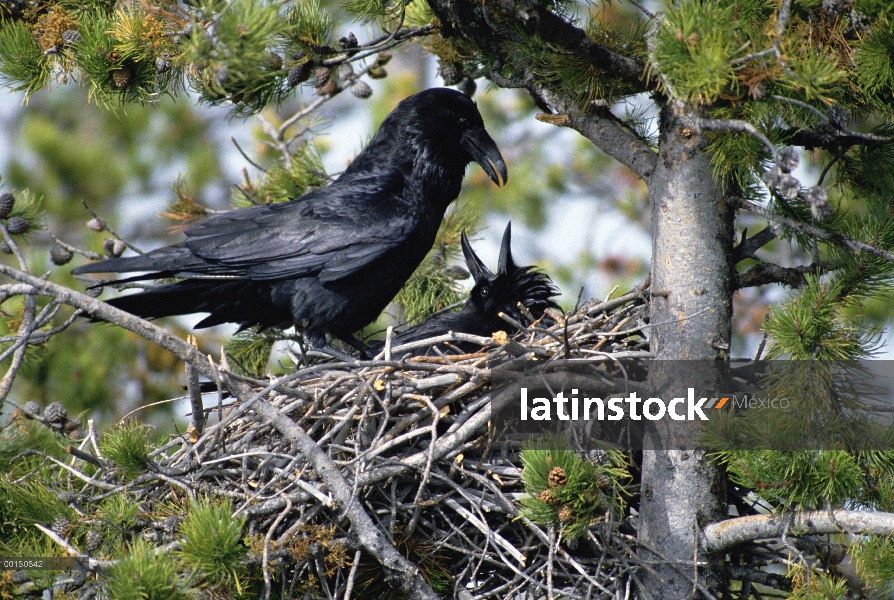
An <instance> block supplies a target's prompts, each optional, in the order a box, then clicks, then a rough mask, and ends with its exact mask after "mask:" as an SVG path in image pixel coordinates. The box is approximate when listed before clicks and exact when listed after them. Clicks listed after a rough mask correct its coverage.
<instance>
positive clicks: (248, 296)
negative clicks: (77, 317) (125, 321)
mask: <svg viewBox="0 0 894 600" xmlns="http://www.w3.org/2000/svg"><path fill="white" fill-rule="evenodd" d="M108 303H109V304H111V305H112V306H114V307H116V308H120V309H121V310H123V311H126V312H129V313H131V314H132V315H136V316H138V317H142V318H144V319H157V318H159V317H170V316H174V315H188V314H192V313H201V312H210V313H212V315H211V316H208V317H206V318H205V319H203V320H202V321H200V322H199V323H198V324H196V326H195V328H196V329H201V328H203V327H211V326H214V325H220V324H222V323H239V324H240V325H241V328H243V329H244V328H246V327H251V326H254V325H259V326H261V327H288V326H290V325H291V321H292V319H291V315H290V314H289V312H288V311H285V310H282V309H280V308H277V307H276V306H274V305H273V302H272V300H271V297H270V286H269V285H264V284H259V283H256V282H253V281H247V280H237V281H232V280H230V281H226V280H225V281H221V280H215V279H187V280H184V281H178V282H176V283H172V284H168V285H161V286H158V287H156V288H152V289H150V290H146V291H144V292H140V293H138V294H130V295H128V296H119V297H118V298H112V299H111V300H109V301H108Z"/></svg>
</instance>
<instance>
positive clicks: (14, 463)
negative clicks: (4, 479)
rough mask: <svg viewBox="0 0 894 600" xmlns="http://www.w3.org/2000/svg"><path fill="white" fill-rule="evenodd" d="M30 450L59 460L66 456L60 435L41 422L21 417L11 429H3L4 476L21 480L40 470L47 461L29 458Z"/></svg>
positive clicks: (0, 462)
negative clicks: (28, 451) (23, 476)
mask: <svg viewBox="0 0 894 600" xmlns="http://www.w3.org/2000/svg"><path fill="white" fill-rule="evenodd" d="M27 450H37V451H39V452H41V453H43V454H48V455H50V456H54V457H55V458H58V459H63V458H65V457H66V453H65V449H64V447H63V445H62V444H61V443H60V439H59V437H58V436H57V434H55V433H53V432H52V431H51V430H50V429H49V428H47V427H45V426H44V425H43V424H41V423H40V422H38V421H32V420H30V419H26V418H25V417H23V416H17V417H15V418H14V419H13V420H12V422H11V423H10V425H9V426H7V427H4V428H3V429H2V430H0V473H8V474H9V475H10V476H12V477H21V476H22V475H25V474H26V473H29V472H33V471H34V470H36V469H39V468H40V466H41V463H44V460H45V459H44V458H43V457H42V456H39V455H28V454H26V451H27Z"/></svg>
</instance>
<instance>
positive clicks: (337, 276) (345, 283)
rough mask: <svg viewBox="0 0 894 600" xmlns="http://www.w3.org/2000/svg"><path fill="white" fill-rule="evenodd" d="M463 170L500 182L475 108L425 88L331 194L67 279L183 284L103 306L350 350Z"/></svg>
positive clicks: (245, 212) (253, 211) (229, 219)
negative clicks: (286, 332) (294, 336)
mask: <svg viewBox="0 0 894 600" xmlns="http://www.w3.org/2000/svg"><path fill="white" fill-rule="evenodd" d="M472 161H475V162H477V163H478V164H480V165H481V167H482V168H483V169H484V171H485V172H486V173H487V174H488V176H489V177H490V178H491V179H492V180H493V181H494V182H495V183H496V184H497V185H502V184H503V183H504V182H505V181H506V177H507V173H506V165H505V163H504V162H503V158H502V156H501V155H500V152H499V150H498V149H497V146H496V144H495V143H494V141H493V140H492V139H491V137H490V136H489V135H488V134H487V131H485V129H484V123H483V121H482V119H481V115H480V114H479V112H478V109H477V107H476V106H475V103H474V102H472V100H470V99H469V98H468V97H467V96H465V95H464V94H462V93H460V92H457V91H455V90H450V89H446V88H435V89H430V90H426V91H423V92H420V93H418V94H415V95H413V96H410V97H409V98H407V99H406V100H404V101H403V102H401V103H400V104H399V105H398V106H397V108H395V109H394V111H392V113H391V114H390V115H388V117H387V118H386V119H385V120H384V122H383V123H382V125H381V127H379V130H378V132H376V134H375V136H373V138H372V140H370V142H369V144H368V145H367V146H366V147H365V148H364V149H363V150H362V151H361V152H360V154H358V155H357V157H356V158H355V159H354V160H353V161H352V163H351V164H350V166H349V167H348V168H347V169H346V170H345V172H344V173H342V175H341V176H340V177H338V179H336V180H335V181H334V182H333V183H332V184H331V185H329V186H328V187H325V188H321V189H318V190H314V191H312V192H310V193H308V194H305V195H304V196H302V197H300V198H296V199H294V200H291V201H289V202H286V203H283V204H272V205H262V206H253V207H249V208H243V209H238V210H233V211H230V212H227V213H224V214H220V215H216V216H213V217H211V218H209V219H207V220H206V221H204V222H202V223H199V224H198V225H194V226H193V227H190V228H189V229H187V230H186V231H185V233H186V240H185V241H184V242H182V243H180V244H176V245H172V246H166V247H163V248H159V249H157V250H153V251H151V252H148V253H146V254H143V255H141V256H134V257H128V258H118V259H112V260H104V261H100V262H97V263H93V264H88V265H84V266H81V267H78V268H77V269H74V270H73V271H72V272H73V273H75V274H81V273H100V272H102V273H129V272H137V271H146V272H148V273H146V274H142V275H137V276H135V277H130V278H128V279H125V280H123V281H140V280H151V279H158V278H169V277H174V278H178V279H180V281H177V282H175V283H171V284H166V285H161V286H158V287H155V288H153V289H150V290H147V291H144V292H141V293H138V294H134V295H128V296H121V297H118V298H114V299H112V300H111V301H110V304H112V305H114V306H117V307H118V308H121V309H123V310H125V311H127V312H130V313H132V314H135V315H138V316H141V317H145V318H156V317H165V316H169V315H182V314H190V313H199V312H207V313H210V315H209V316H208V317H206V318H205V319H203V320H202V321H201V322H199V323H198V324H197V325H196V328H201V327H209V326H212V325H218V324H220V323H227V322H231V323H238V324H239V325H240V326H241V327H242V328H245V327H250V326H254V325H257V326H261V327H288V326H291V325H293V324H295V325H296V326H297V327H298V328H299V329H301V330H303V331H304V333H305V335H306V336H307V338H308V340H309V341H310V342H311V344H313V345H314V346H317V347H322V346H323V345H324V344H325V336H326V334H329V335H332V336H334V337H336V338H339V339H341V340H344V341H346V342H348V343H350V344H352V345H354V346H358V345H359V342H357V341H356V340H355V339H354V338H353V333H354V332H356V331H357V330H359V329H361V328H362V327H364V326H365V325H367V324H369V323H370V322H372V321H373V320H374V319H375V318H376V317H377V316H378V315H379V313H380V312H381V311H382V309H384V308H385V306H386V305H387V304H388V302H390V301H391V299H392V298H393V297H394V296H395V295H396V294H397V292H398V291H399V290H400V288H401V287H402V286H403V284H404V283H405V282H406V281H407V279H408V278H409V277H410V275H411V274H412V273H413V271H414V270H415V269H416V267H417V266H418V265H419V263H420V262H421V261H422V259H423V258H424V257H425V255H426V254H427V253H428V251H429V250H430V249H431V247H432V245H433V244H434V240H435V235H436V233H437V231H438V226H439V225H440V223H441V220H442V218H443V216H444V212H445V211H446V209H447V207H448V205H449V204H450V203H451V202H453V200H455V199H456V197H457V195H459V191H460V185H461V183H462V178H463V174H464V172H465V168H466V166H467V165H468V164H469V163H470V162H472ZM120 281H121V280H119V282H120ZM109 283H114V282H109Z"/></svg>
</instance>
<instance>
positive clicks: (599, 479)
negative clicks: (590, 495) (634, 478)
mask: <svg viewBox="0 0 894 600" xmlns="http://www.w3.org/2000/svg"><path fill="white" fill-rule="evenodd" d="M596 485H598V486H599V488H600V489H603V490H607V489H609V488H610V487H611V486H612V480H611V477H609V476H608V475H606V474H605V473H598V474H597V475H596Z"/></svg>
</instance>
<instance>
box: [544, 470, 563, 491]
mask: <svg viewBox="0 0 894 600" xmlns="http://www.w3.org/2000/svg"><path fill="white" fill-rule="evenodd" d="M546 480H547V481H548V482H549V487H551V488H556V487H565V485H567V484H568V475H567V474H566V473H565V469H563V468H562V467H553V468H552V470H550V472H549V476H548V477H547V479H546Z"/></svg>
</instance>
